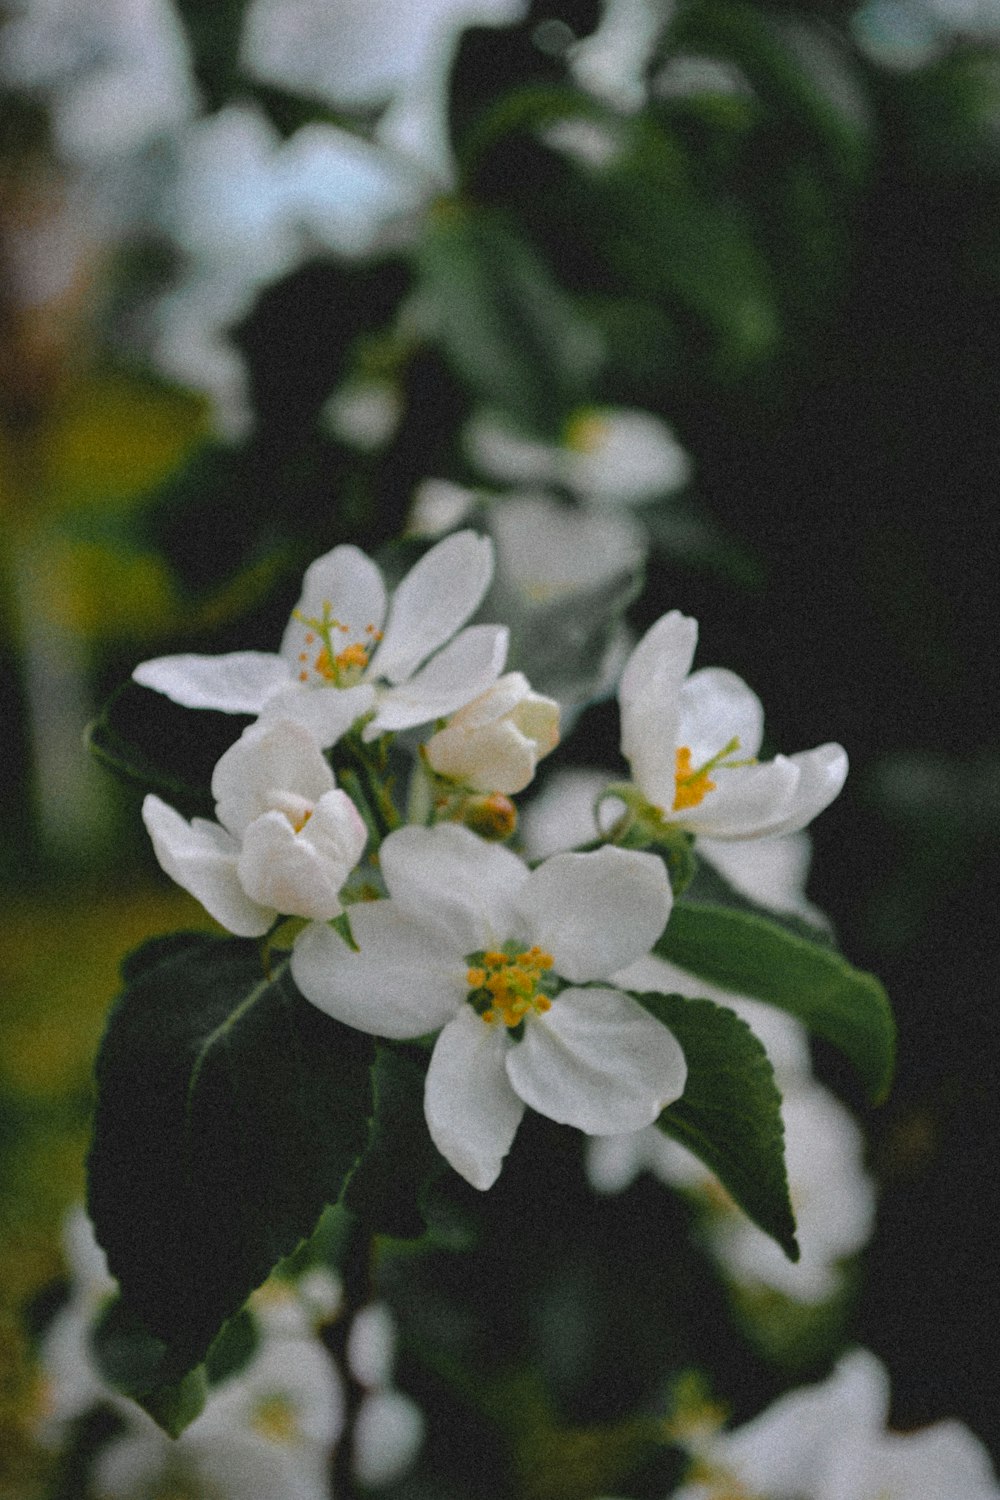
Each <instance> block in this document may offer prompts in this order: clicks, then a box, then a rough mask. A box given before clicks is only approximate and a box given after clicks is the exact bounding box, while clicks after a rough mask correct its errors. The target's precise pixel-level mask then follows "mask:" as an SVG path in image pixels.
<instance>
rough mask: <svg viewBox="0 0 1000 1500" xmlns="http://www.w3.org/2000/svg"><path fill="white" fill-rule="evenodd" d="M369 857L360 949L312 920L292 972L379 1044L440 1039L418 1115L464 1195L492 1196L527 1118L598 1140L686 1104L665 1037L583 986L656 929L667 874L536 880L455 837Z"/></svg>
mask: <svg viewBox="0 0 1000 1500" xmlns="http://www.w3.org/2000/svg"><path fill="white" fill-rule="evenodd" d="M380 857H381V866H382V874H383V877H384V879H385V883H386V888H387V890H388V891H389V899H388V900H384V901H372V902H362V903H359V904H358V905H357V906H355V907H353V908H352V913H351V931H352V934H353V937H354V941H355V943H356V944H357V948H358V951H356V952H352V951H351V950H350V949H349V948H348V947H347V945H346V943H344V941H343V940H342V939H341V937H340V936H339V934H337V933H336V932H334V931H333V929H332V928H330V927H326V926H321V925H320V924H318V923H316V924H313V925H312V926H311V927H310V928H308V929H307V930H306V932H304V933H303V934H302V936H301V937H300V939H299V941H298V943H297V945H296V948H295V950H294V953H293V956H292V972H293V975H294V977H295V982H296V983H297V984H298V986H299V988H300V989H301V991H302V993H303V994H304V995H305V996H306V997H307V999H309V1000H312V1001H313V1003H314V1004H316V1005H318V1006H319V1007H320V1008H321V1009H322V1010H325V1011H327V1012H328V1013H329V1014H330V1015H333V1016H334V1017H336V1019H338V1020H340V1021H342V1022H344V1023H345V1024H347V1025H349V1026H357V1027H359V1028H360V1029H361V1030H363V1031H369V1032H372V1033H373V1034H375V1035H376V1036H390V1037H400V1038H406V1037H415V1036H420V1035H422V1034H423V1033H425V1032H428V1031H434V1030H437V1029H438V1028H439V1027H443V1030H442V1031H441V1034H440V1036H439V1037H438V1039H437V1042H436V1043H435V1046H434V1051H433V1053H432V1055H431V1062H430V1068H429V1070H428V1074H427V1084H426V1090H425V1096H424V1108H425V1112H426V1115H427V1123H428V1126H429V1129H430V1133H431V1137H432V1139H433V1140H434V1143H435V1145H436V1146H437V1147H438V1150H439V1151H440V1152H441V1153H442V1155H443V1156H444V1157H445V1158H446V1159H447V1160H448V1161H449V1162H450V1163H451V1165H452V1166H453V1167H454V1168H455V1170H456V1171H457V1172H459V1173H461V1175H462V1176H463V1177H465V1178H466V1180H467V1181H468V1182H470V1183H472V1185H473V1186H474V1187H477V1188H481V1189H485V1188H488V1187H490V1186H491V1185H492V1183H493V1182H495V1180H496V1178H497V1176H498V1175H499V1173H500V1169H501V1166H502V1163H503V1158H504V1157H505V1156H506V1154H507V1152H508V1150H509V1149H510V1146H511V1143H512V1142H513V1139H514V1135H515V1133H516V1131H517V1127H518V1125H519V1123H520V1121H521V1117H522V1115H523V1114H524V1110H525V1107H526V1106H529V1105H530V1106H531V1108H533V1109H536V1110H538V1111H539V1112H540V1113H541V1114H545V1115H547V1116H548V1117H549V1118H550V1119H554V1120H558V1121H560V1122H562V1123H564V1124H569V1125H575V1126H576V1127H577V1128H578V1129H580V1130H584V1131H586V1132H587V1133H588V1134H608V1133H613V1132H616V1131H622V1130H632V1129H637V1128H639V1127H641V1126H642V1125H646V1124H648V1123H650V1122H651V1121H652V1120H654V1119H655V1118H656V1116H657V1115H658V1114H659V1112H660V1110H661V1109H662V1108H663V1106H664V1105H665V1104H666V1103H668V1102H669V1101H670V1100H672V1099H676V1098H677V1097H678V1096H679V1094H680V1093H681V1091H682V1089H683V1087H684V1079H685V1076H686V1066H685V1063H684V1057H683V1054H682V1052H681V1050H680V1047H679V1046H678V1045H677V1042H676V1041H675V1040H674V1038H673V1036H672V1035H671V1033H670V1032H669V1031H668V1030H667V1029H666V1027H664V1026H662V1025H661V1024H660V1023H659V1022H657V1021H655V1020H654V1019H653V1017H651V1016H650V1015H649V1014H648V1013H647V1012H646V1011H644V1010H643V1009H642V1008H641V1007H640V1006H639V1005H638V1004H637V1002H636V1001H634V1000H633V999H631V997H630V996H627V995H625V994H623V993H622V992H621V991H620V990H618V989H617V988H615V987H613V986H610V987H609V986H607V985H606V984H605V985H601V986H598V985H596V984H593V983H590V981H602V980H603V981H606V980H607V979H608V978H609V976H610V975H611V974H613V973H615V972H616V971H617V970H618V969H620V968H621V967H622V966H623V964H625V963H628V962H630V961H632V960H634V959H636V958H638V957H640V956H641V955H642V954H643V953H646V952H648V951H649V949H650V948H651V947H652V945H653V943H654V942H655V940H656V938H657V937H658V936H659V934H660V932H661V931H662V929H663V927H664V925H665V923H666V920H667V917H668V915H669V912H670V906H671V893H670V886H669V883H668V881H667V878H666V872H665V869H664V866H663V863H662V861H661V860H659V859H657V858H655V857H654V856H653V855H645V854H637V853H635V852H633V851H628V850H623V849H612V848H605V849H601V850H598V851H597V852H595V853H592V854H563V855H556V856H555V857H554V858H553V859H551V860H548V861H547V862H546V863H545V864H544V865H541V866H539V868H538V869H536V870H532V871H529V870H528V867H527V866H526V865H525V864H524V863H523V861H522V860H520V859H519V858H518V857H517V856H516V855H515V854H513V853H511V851H510V850H508V849H504V848H501V847H499V846H497V845H489V844H485V843H484V842H483V841H482V840H481V839H478V838H476V837H475V835H473V834H472V833H470V832H469V831H468V830H467V829H465V828H460V827H457V826H456V825H454V824H439V825H438V826H437V827H435V828H417V827H408V828H403V829H400V830H398V831H397V832H396V833H392V834H390V835H389V837H388V838H387V839H386V840H385V842H384V843H383V845H382V848H381V851H380ZM560 980H561V981H563V982H564V983H565V984H566V986H567V987H566V988H560V984H559V981H560ZM582 985H587V987H586V988H583V987H581V986H582ZM522 1026H523V1035H521V1028H522ZM515 1031H517V1032H518V1036H516V1037H515V1036H514V1035H513V1033H514V1032H515Z"/></svg>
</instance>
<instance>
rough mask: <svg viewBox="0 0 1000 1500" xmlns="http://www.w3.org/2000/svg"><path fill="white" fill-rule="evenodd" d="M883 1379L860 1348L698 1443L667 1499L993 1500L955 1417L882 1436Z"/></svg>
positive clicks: (983, 1465)
mask: <svg viewBox="0 0 1000 1500" xmlns="http://www.w3.org/2000/svg"><path fill="white" fill-rule="evenodd" d="M888 1412H889V1381H888V1377H887V1375H886V1372H885V1369H884V1368H883V1366H882V1365H881V1364H880V1363H879V1361H878V1360H877V1359H876V1358H875V1356H874V1355H872V1354H870V1353H868V1351H867V1350H865V1349H856V1350H854V1351H853V1352H852V1353H850V1354H847V1355H845V1356H844V1357H843V1358H842V1359H841V1360H840V1361H839V1363H838V1364H837V1365H836V1367H835V1368H834V1371H833V1373H832V1375H831V1376H830V1377H829V1379H828V1380H825V1381H823V1382H822V1384H820V1385H814V1386H808V1387H806V1388H804V1389H801V1390H795V1391H790V1392H789V1393H788V1394H787V1395H784V1396H781V1397H779V1399H778V1400H777V1401H775V1402H774V1403H773V1405H771V1406H769V1407H768V1408H767V1410H766V1411H763V1412H762V1413H761V1414H760V1416H758V1417H755V1418H754V1419H753V1420H752V1421H750V1422H747V1423H745V1424H744V1426H742V1427H738V1428H736V1429H735V1430H733V1431H731V1432H724V1433H721V1434H719V1435H717V1436H715V1437H712V1438H709V1439H708V1440H707V1441H705V1442H704V1443H703V1444H699V1447H698V1452H697V1457H696V1469H695V1473H696V1475H697V1478H696V1479H695V1481H694V1482H693V1483H690V1484H687V1485H685V1486H684V1487H683V1488H682V1489H681V1490H679V1491H678V1493H677V1496H676V1500H733V1497H734V1496H736V1495H738V1496H740V1497H741V1500H742V1497H745V1500H998V1497H1000V1488H998V1487H997V1483H996V1479H995V1477H994V1474H993V1471H992V1468H991V1466H990V1461H989V1458H988V1456H987V1453H986V1450H985V1448H984V1447H983V1446H982V1444H981V1443H980V1442H979V1441H978V1439H977V1438H975V1437H974V1436H973V1435H972V1433H971V1432H970V1431H969V1430H968V1428H967V1427H964V1426H963V1425H962V1424H961V1423H960V1422H954V1421H944V1422H936V1423H934V1425H933V1426H930V1427H924V1428H921V1429H920V1430H919V1431H917V1432H912V1433H908V1434H906V1435H905V1436H904V1435H901V1434H898V1433H894V1432H887V1431H886V1430H885V1422H886V1418H887V1416H888Z"/></svg>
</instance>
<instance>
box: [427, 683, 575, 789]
mask: <svg viewBox="0 0 1000 1500" xmlns="http://www.w3.org/2000/svg"><path fill="white" fill-rule="evenodd" d="M558 743H559V705H558V703H556V701H555V699H553V698H545V697H543V696H542V695H541V693H535V692H533V691H532V689H531V685H530V683H529V682H528V679H527V677H525V675H524V673H523V672H506V673H505V674H504V676H503V677H500V678H498V680H497V681H496V682H495V683H494V684H493V686H492V687H490V688H487V690H486V692H485V693H480V695H479V697H478V698H474V699H473V700H472V702H471V703H467V704H465V706H464V707H463V708H460V709H459V710H458V712H457V713H456V714H454V715H453V716H452V718H451V719H450V720H449V722H448V723H447V724H446V725H445V727H444V728H443V729H439V730H438V732H437V734H435V735H432V736H431V738H430V739H429V740H428V741H427V745H426V751H427V759H428V761H429V762H430V764H431V766H432V768H433V769H434V770H435V771H436V772H437V773H438V775H439V776H447V777H449V778H451V779H452V780H454V781H459V782H461V783H462V785H463V786H467V787H469V788H470V790H471V791H474V792H505V793H507V795H508V796H511V795H513V793H514V792H522V791H523V790H524V788H525V787H526V786H527V785H528V783H529V782H530V781H531V778H532V777H533V776H534V774H535V767H536V765H537V764H538V762H539V760H541V758H542V756H543V755H548V753H549V751H550V750H554V749H555V747H556V745H558Z"/></svg>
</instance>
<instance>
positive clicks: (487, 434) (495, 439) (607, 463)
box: [465, 407, 691, 505]
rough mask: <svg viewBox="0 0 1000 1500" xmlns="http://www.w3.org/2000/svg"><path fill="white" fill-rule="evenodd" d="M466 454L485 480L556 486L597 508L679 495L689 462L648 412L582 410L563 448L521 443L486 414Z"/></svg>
mask: <svg viewBox="0 0 1000 1500" xmlns="http://www.w3.org/2000/svg"><path fill="white" fill-rule="evenodd" d="M465 442H466V447H467V448H468V450H469V455H470V457H471V458H472V460H473V462H474V463H476V464H477V465H478V466H479V468H480V469H481V470H482V472H483V473H484V474H488V475H490V476H491V478H494V479H503V480H507V481H512V482H514V483H517V484H525V483H526V484H543V485H551V484H562V485H565V486H566V488H567V489H569V490H572V491H573V493H574V494H575V495H576V496H577V497H578V498H579V499H581V500H585V501H589V502H591V503H592V504H595V505H636V504H641V503H642V502H643V501H646V500H655V499H657V498H659V497H660V496H663V495H669V494H672V493H673V492H674V491H675V490H678V489H681V488H682V487H683V486H684V485H685V484H686V483H687V482H688V480H689V479H690V477H691V461H690V459H689V458H688V456H687V454H686V453H685V452H684V449H683V448H682V447H681V446H680V444H679V443H678V442H677V439H676V438H675V437H674V435H673V433H672V432H671V430H670V428H669V427H668V426H667V424H666V422H664V421H663V420H662V419H661V418H660V417H656V416H654V415H653V413H652V412H646V411H638V410H632V409H629V408H626V407H620V408H619V407H600V408H594V409H590V408H585V409H583V410H581V411H579V412H577V413H576V414H575V415H574V416H573V417H572V418H571V419H570V421H569V422H568V423H567V425H566V430H565V432H564V434H563V441H562V442H561V443H544V442H540V441H539V440H538V439H536V438H530V437H524V436H522V435H521V434H520V433H518V432H516V431H514V430H512V429H511V428H510V427H508V426H507V425H506V424H505V423H504V422H503V421H502V420H501V419H500V418H498V417H494V416H492V415H490V414H488V413H483V414H482V415H480V416H478V417H476V418H474V419H473V420H472V422H471V423H470V424H469V426H468V428H467V429H466V434H465Z"/></svg>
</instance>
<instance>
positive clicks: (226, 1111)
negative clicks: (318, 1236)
mask: <svg viewBox="0 0 1000 1500" xmlns="http://www.w3.org/2000/svg"><path fill="white" fill-rule="evenodd" d="M123 973H124V980H125V987H124V990H123V993H122V994H121V996H120V997H119V999H118V1001H117V1002H116V1004H115V1006H114V1008H113V1010H112V1012H111V1016H110V1019H109V1022H108V1026H107V1030H106V1033H105V1036H104V1038H103V1041H102V1043H101V1048H100V1052H99V1055H98V1061H97V1086H98V1097H97V1108H96V1115H95V1123H94V1137H93V1144H92V1147H91V1152H90V1158H89V1163H88V1168H89V1207H90V1214H91V1218H92V1219H93V1222H94V1226H95V1229H96V1232H97V1238H98V1241H99V1242H100V1243H101V1244H102V1245H103V1247H104V1249H105V1251H106V1252H107V1257H108V1264H109V1267H110V1269H111V1271H112V1273H113V1274H114V1275H115V1276H116V1277H117V1278H118V1280H119V1282H120V1284H121V1289H122V1295H123V1298H124V1300H125V1302H126V1304H127V1305H128V1309H129V1312H130V1314H134V1315H135V1317H137V1318H138V1319H139V1320H140V1321H141V1322H142V1323H143V1324H144V1325H145V1327H146V1328H147V1329H148V1330H149V1331H150V1333H152V1334H153V1335H154V1336H155V1337H156V1338H158V1339H161V1340H162V1341H163V1343H164V1344H165V1345H167V1346H168V1349H169V1358H170V1361H171V1369H172V1370H175V1371H177V1372H178V1373H186V1372H187V1371H189V1370H191V1369H193V1368H194V1366H195V1365H197V1364H199V1363H200V1362H201V1361H202V1360H203V1359H204V1358H205V1356H206V1353H207V1351H208V1349H209V1346H210V1345H211V1344H212V1342H213V1340H214V1339H215V1337H216V1335H217V1334H218V1332H219V1330H220V1328H221V1327H222V1325H223V1323H224V1322H225V1321H226V1320H227V1318H230V1317H232V1315H233V1314H234V1313H236V1312H237V1311H238V1310H239V1308H240V1307H241V1306H242V1305H243V1303H244V1302H245V1300H246V1298H247V1297H248V1296H249V1294H250V1292H251V1291H253V1289H254V1288H255V1287H256V1286H258V1285H260V1283H261V1282H262V1281H264V1279H265V1278H266V1277H267V1275H268V1273H269V1272H270V1270H271V1269H272V1267H273V1266H274V1265H275V1264H277V1262H279V1261H280V1260H282V1259H283V1258H284V1257H285V1256H286V1255H288V1254H289V1253H290V1252H291V1251H293V1250H294V1249H295V1248H296V1246H297V1245H298V1244H299V1242H300V1241H301V1240H302V1239H304V1238H305V1237H306V1236H307V1235H309V1234H310V1233H311V1232H312V1231H313V1229H314V1227H315V1225H316V1222H317V1220H318V1219H319V1217H320V1214H321V1212H322V1210H323V1208H324V1205H325V1204H327V1203H330V1202H334V1201H336V1199H337V1197H338V1196H339V1194H340V1191H341V1189H342V1186H343V1183H344V1181H345V1179H346V1177H347V1175H348V1173H349V1172H350V1171H351V1169H352V1167H353V1166H354V1163H355V1161H356V1159H357V1157H358V1156H359V1154H360V1152H361V1151H362V1149H363V1147H364V1144H365V1136H366V1132H367V1120H368V1116H369V1114H370V1112H371V1083H370V1076H369V1075H370V1068H371V1061H372V1055H373V1045H372V1042H371V1040H370V1038H368V1037H367V1036H364V1035H363V1034H362V1033H360V1032H357V1031H354V1030H352V1029H350V1028H348V1027H346V1026H341V1025H340V1024H339V1023H338V1022H336V1021H333V1020H331V1019H330V1018H329V1017H328V1016H325V1015H323V1014H322V1013H321V1012H320V1011H319V1010H317V1009H316V1008H315V1007H314V1006H312V1005H310V1004H309V1003H308V1002H307V1001H306V1000H304V999H303V998H302V996H301V995H300V994H299V993H298V991H297V990H296V988H295V986H294V984H293V983H292V981H291V978H290V975H289V973H288V969H287V965H283V966H281V967H280V968H278V969H276V970H275V971H274V973H273V974H272V975H265V974H264V972H263V969H262V966H261V959H260V953H259V951H258V948H257V945H256V944H254V943H252V942H247V941H244V940H242V939H238V938H218V937H214V936H210V935H206V934H190V933H180V934H175V935H173V936H170V937H166V938H161V939H157V940H154V941H153V942H151V943H148V944H146V945H145V947H143V948H141V949H139V950H138V951H137V952H136V953H134V954H132V955H131V956H130V957H129V958H128V959H127V960H126V962H125V964H124V966H123Z"/></svg>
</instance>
